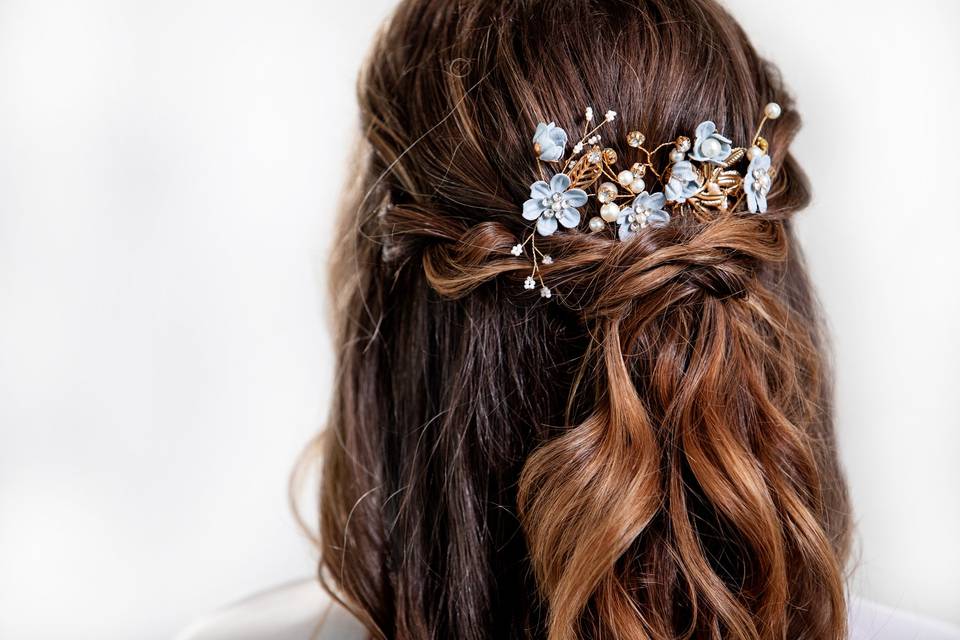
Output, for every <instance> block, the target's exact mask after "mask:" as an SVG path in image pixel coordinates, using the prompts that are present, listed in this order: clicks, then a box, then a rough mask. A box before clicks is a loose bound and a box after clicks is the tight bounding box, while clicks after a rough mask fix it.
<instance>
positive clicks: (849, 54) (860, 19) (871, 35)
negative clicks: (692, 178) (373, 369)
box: [0, 0, 960, 640]
mask: <svg viewBox="0 0 960 640" xmlns="http://www.w3.org/2000/svg"><path fill="white" fill-rule="evenodd" d="M390 5H392V2H390V1H387V0H365V1H362V0H357V1H355V2H350V3H339V2H336V3H335V2H327V1H326V0H312V1H309V2H308V1H305V0H289V1H286V2H268V1H267V0H233V1H228V0H170V1H168V2H163V3H155V2H147V1H145V0H137V1H134V2H129V1H121V0H88V1H86V2H82V3H81V2H73V1H70V0H59V1H57V0H30V1H27V0H0V637H3V638H17V639H34V638H37V639H39V638H62V637H71V638H97V639H98V640H104V639H111V638H117V639H121V638H123V639H127V638H142V639H153V638H167V637H170V635H171V634H172V633H173V632H174V631H175V630H176V629H178V628H180V627H182V626H183V625H184V624H185V623H186V622H187V621H189V620H190V619H191V618H193V617H195V616H197V615H199V614H201V613H202V612H205V611H207V610H209V609H211V608H214V607H216V606H218V605H220V604H223V603H225V602H227V601H230V600H233V599H236V598H239V597H241V596H243V595H245V594H248V593H250V592H252V591H256V590H258V589H262V588H264V587H267V586H269V585H271V584H275V583H277V582H281V581H284V580H287V579H290V578H295V577H301V576H306V575H310V574H311V572H312V552H311V550H310V547H309V545H308V544H307V542H306V541H305V539H304V537H303V536H301V535H300V534H299V533H298V532H297V530H296V529H295V527H294V524H293V521H292V518H291V516H290V514H289V511H288V508H287V503H286V482H287V474H288V471H289V469H290V467H291V465H292V463H293V460H294V458H295V456H296V455H297V453H298V451H299V449H300V447H301V446H302V444H303V443H304V442H305V441H306V440H307V439H308V438H309V437H310V435H311V434H312V433H313V432H314V431H315V430H316V429H317V428H318V427H319V426H320V423H321V420H322V416H323V415H324V411H325V407H326V405H327V402H328V397H329V391H328V389H329V385H330V382H331V365H332V361H331V349H330V344H329V341H328V338H327V335H326V330H325V327H324V324H323V315H324V305H325V300H324V298H323V276H322V264H323V260H324V257H325V255H326V253H327V250H328V248H329V247H330V243H331V242H332V241H334V240H335V239H334V238H332V237H331V234H330V229H331V227H330V222H331V219H332V216H333V210H334V207H333V204H334V203H333V200H334V199H335V197H336V191H337V190H338V188H339V185H340V184H341V183H342V182H343V180H344V178H345V175H344V171H345V166H344V164H343V163H342V161H343V159H344V157H345V155H346V152H345V149H346V147H347V146H348V145H349V144H350V142H351V140H352V139H353V138H352V136H353V133H354V131H353V125H354V123H355V117H356V116H355V106H354V94H353V83H354V77H355V74H356V70H357V68H358V65H359V63H360V60H361V59H362V56H363V54H364V52H365V50H366V48H367V46H368V42H369V40H370V38H371V37H372V35H373V33H374V30H375V28H376V26H377V25H378V23H379V22H380V20H381V19H382V17H383V16H384V15H385V14H386V13H387V11H388V8H389V6H390ZM728 5H729V6H730V7H731V9H732V10H733V11H734V13H735V14H736V15H737V16H738V17H739V18H741V20H742V22H743V24H744V25H745V27H746V29H747V31H748V32H749V33H751V34H752V36H753V38H754V40H755V42H756V44H757V46H758V47H759V48H760V50H761V51H762V52H763V53H764V54H766V55H768V56H769V57H771V58H772V59H773V60H774V61H776V62H777V63H778V64H779V65H780V67H781V69H782V70H783V72H784V74H785V76H786V78H787V80H788V82H789V84H790V85H791V86H792V87H793V89H794V90H795V93H796V94H797V96H798V98H799V107H800V109H801V110H802V112H803V114H804V117H805V120H806V127H805V129H804V130H803V132H802V133H801V135H800V137H799V138H798V139H797V141H796V145H795V151H796V153H797V155H798V156H799V158H800V160H801V161H802V162H803V163H804V165H805V166H806V167H807V169H808V170H809V173H810V176H811V178H812V180H813V183H814V185H815V187H816V195H817V197H816V202H815V206H814V207H812V208H811V210H810V211H809V212H807V213H805V214H804V215H803V216H802V220H801V222H800V227H801V232H802V237H803V239H804V241H805V243H806V247H807V252H808V254H809V259H810V263H811V267H812V271H813V274H814V276H815V279H816V281H817V284H818V286H819V288H820V292H821V295H822V298H823V302H824V305H825V307H826V309H827V312H828V315H829V318H830V323H831V328H832V331H833V336H834V342H835V353H836V366H837V372H838V381H837V391H838V416H839V429H840V444H841V447H842V452H843V458H844V461H845V463H846V467H847V470H848V474H849V480H850V485H851V488H852V492H853V496H854V499H855V502H856V507H857V521H858V536H859V539H860V544H859V562H858V570H857V575H856V577H855V579H854V585H855V588H856V589H857V590H859V591H861V592H862V593H864V594H866V595H867V596H869V597H872V598H874V599H876V600H879V601H881V602H885V603H887V604H891V605H895V606H899V607H903V608H908V609H912V610H915V611H918V612H923V613H927V614H933V615H937V616H940V617H943V618H947V619H951V620H953V621H954V622H960V546H958V545H957V544H956V543H957V541H958V540H960V499H958V495H957V494H958V491H957V490H958V487H960V465H957V464H956V459H957V456H958V454H960V403H958V399H957V398H958V396H957V390H958V388H960V357H958V356H960V353H958V351H960V339H958V337H957V333H956V332H957V330H958V329H960V308H958V307H960V304H958V302H960V295H958V289H960V287H958V285H957V282H958V280H960V264H958V259H957V251H956V243H957V240H956V238H957V236H958V233H960V207H958V205H957V204H956V202H957V201H956V200H951V199H950V197H952V191H953V188H954V187H955V185H956V184H957V180H956V178H955V177H954V169H953V168H954V166H955V164H956V163H955V160H954V158H953V156H954V155H955V154H953V149H952V146H953V145H954V144H955V138H956V135H955V131H954V129H955V126H956V124H955V122H956V120H955V117H956V114H957V106H956V105H957V101H958V99H960V44H958V42H960V40H958V39H957V38H956V37H955V34H956V30H957V28H958V27H960V3H957V2H954V1H953V0H942V1H940V2H938V1H936V0H915V1H914V2H913V3H911V5H910V9H909V10H906V9H905V8H904V6H903V3H900V2H896V3H894V2H883V1H878V0H873V1H868V0H860V1H856V2H844V3H838V2H835V1H832V0H805V1H804V2H792V3H786V2H776V3H772V2H763V1H761V0H730V2H729V3H728ZM893 163H899V167H901V168H900V169H893V170H891V169H888V167H890V166H891V165H892V164H893Z"/></svg>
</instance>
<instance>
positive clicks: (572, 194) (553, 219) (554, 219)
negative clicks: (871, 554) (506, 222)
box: [523, 173, 587, 236]
mask: <svg viewBox="0 0 960 640" xmlns="http://www.w3.org/2000/svg"><path fill="white" fill-rule="evenodd" d="M569 187H570V176H568V175H567V174H565V173H558V174H556V175H555V176H553V178H551V180H550V184H547V183H546V182H544V181H543V180H537V181H536V182H534V183H533V184H532V185H530V199H529V200H527V201H526V202H524V203H523V217H524V218H525V219H527V220H536V221H537V232H538V233H539V234H540V235H542V236H549V235H552V234H553V232H554V231H556V230H557V223H558V222H559V223H560V224H562V225H563V226H564V227H566V228H567V229H570V228H573V227H575V226H577V225H578V224H580V212H579V211H577V207H582V206H583V205H585V204H587V192H586V191H584V190H583V189H570V188H569ZM568 189H569V190H568Z"/></svg>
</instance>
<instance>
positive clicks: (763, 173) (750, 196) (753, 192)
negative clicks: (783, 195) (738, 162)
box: [743, 154, 771, 213]
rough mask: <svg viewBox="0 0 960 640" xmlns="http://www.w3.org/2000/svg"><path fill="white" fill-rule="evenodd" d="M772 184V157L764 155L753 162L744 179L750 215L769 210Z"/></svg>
mask: <svg viewBox="0 0 960 640" xmlns="http://www.w3.org/2000/svg"><path fill="white" fill-rule="evenodd" d="M770 182H771V179H770V156H768V155H767V154H763V155H762V156H758V157H756V158H754V159H753V160H751V161H750V166H748V167H747V175H745V176H744V177H743V190H744V191H745V192H746V194H747V206H748V207H749V208H750V213H764V212H765V211H766V210H767V194H768V193H770Z"/></svg>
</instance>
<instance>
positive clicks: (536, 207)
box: [523, 198, 543, 220]
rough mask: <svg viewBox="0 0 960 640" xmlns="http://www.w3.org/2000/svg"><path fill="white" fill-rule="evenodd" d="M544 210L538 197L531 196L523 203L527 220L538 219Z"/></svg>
mask: <svg viewBox="0 0 960 640" xmlns="http://www.w3.org/2000/svg"><path fill="white" fill-rule="evenodd" d="M542 212H543V206H541V204H540V200H539V199H537V198H530V199H529V200H527V201H526V202H524V203H523V217H524V218H525V219H526V220H536V219H537V218H539V217H540V214H541V213H542Z"/></svg>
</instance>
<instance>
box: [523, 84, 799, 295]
mask: <svg viewBox="0 0 960 640" xmlns="http://www.w3.org/2000/svg"><path fill="white" fill-rule="evenodd" d="M781 111H782V110H781V108H780V105H778V104H777V103H776V102H771V103H769V104H767V105H766V107H764V109H763V118H762V119H761V120H760V124H759V125H758V126H757V131H756V133H755V134H754V136H753V139H752V140H751V142H750V145H749V146H747V147H734V146H733V141H732V140H731V139H730V138H727V137H726V136H724V135H723V134H721V133H720V132H719V131H717V125H716V124H715V123H713V122H712V121H710V120H707V121H705V122H701V123H700V124H699V125H698V126H697V128H696V131H695V132H694V137H693V140H692V141H691V140H690V138H688V137H686V136H680V137H678V138H677V139H676V140H673V141H671V142H664V143H663V144H660V145H658V146H656V147H654V148H653V149H647V148H646V147H645V146H644V143H645V142H646V137H645V136H644V135H643V134H642V133H640V132H639V131H631V132H630V133H628V134H627V139H626V142H627V146H628V147H629V148H630V151H628V152H627V154H625V155H628V156H633V157H632V158H631V159H632V160H633V162H632V163H630V164H629V168H623V169H620V170H619V171H618V170H617V168H616V167H617V166H618V162H621V166H622V164H623V162H622V161H624V160H626V158H621V157H620V156H619V155H618V154H617V152H616V151H615V150H614V149H613V148H611V147H603V146H601V141H602V138H601V136H600V134H599V131H600V129H601V128H602V127H603V126H604V125H606V124H608V123H610V122H613V121H614V120H615V119H616V117H617V112H616V111H612V110H611V111H607V112H606V113H605V114H604V117H603V120H602V121H601V122H600V123H599V124H598V125H596V126H594V127H592V128H591V124H592V123H593V119H594V114H593V108H592V107H587V108H586V109H585V110H584V114H583V118H584V124H583V134H582V135H581V136H580V139H579V140H578V141H577V142H576V143H575V144H574V145H573V147H572V149H571V152H570V155H569V156H568V157H566V158H564V154H565V153H566V147H567V142H568V136H567V132H566V131H564V130H563V129H561V128H560V127H558V126H557V124H556V123H555V122H550V123H549V124H548V123H544V122H541V123H540V124H538V125H537V129H536V131H535V132H534V134H533V153H534V156H536V158H537V165H538V167H539V169H540V176H541V179H540V180H537V181H536V182H534V183H533V184H532V185H530V199H529V200H527V201H526V202H524V203H523V210H522V215H523V217H524V219H525V220H529V221H531V222H536V224H535V225H534V228H533V229H531V231H530V232H529V233H528V234H527V235H526V237H524V239H523V240H522V241H521V242H519V243H517V244H516V245H514V246H513V247H512V249H511V250H510V253H511V254H513V255H514V256H517V257H520V256H522V255H524V253H525V249H526V247H527V245H528V244H529V245H530V255H531V259H532V262H533V269H532V271H531V273H530V275H529V276H528V277H527V279H526V280H525V281H524V283H523V286H524V289H531V290H532V289H536V288H537V284H538V283H539V284H540V295H541V296H543V297H544V298H549V297H551V295H552V292H551V291H550V288H549V287H548V286H547V285H546V284H544V282H543V278H542V277H541V274H540V265H541V264H546V265H549V264H552V263H553V259H552V258H551V257H550V256H548V255H546V254H544V253H542V252H541V251H540V250H539V249H538V248H537V246H536V236H537V235H541V236H550V235H553V234H554V233H556V232H557V231H558V230H559V229H560V228H561V227H562V228H565V229H574V228H577V227H579V225H580V221H581V213H580V209H581V208H582V207H584V206H586V205H587V203H588V201H589V200H590V198H591V197H592V198H594V199H596V201H597V202H598V203H599V205H600V207H599V215H595V216H591V217H590V219H589V221H588V227H589V230H590V232H592V233H601V232H603V231H604V230H606V229H607V228H608V226H607V225H608V224H609V223H615V224H616V234H617V237H618V238H619V239H620V240H622V241H626V240H629V239H630V238H631V237H632V236H635V235H637V234H638V233H639V232H640V231H641V230H643V229H645V228H647V227H662V226H665V225H667V224H669V223H670V218H671V216H677V215H684V214H691V215H694V216H697V217H698V218H699V219H708V218H709V217H710V216H713V215H716V214H718V213H721V212H724V213H726V212H734V211H738V210H739V209H740V207H741V205H742V203H743V201H744V200H746V204H747V210H748V211H749V212H750V213H764V212H765V211H766V210H767V194H769V192H770V184H771V180H772V178H773V171H772V170H771V168H770V156H769V155H768V154H767V150H768V145H767V141H766V140H765V139H764V138H763V137H761V135H760V134H761V132H762V131H763V125H764V124H766V122H767V120H776V119H777V118H779V117H780V114H781ZM668 147H672V149H670V151H669V153H668V154H667V159H668V162H666V166H665V167H664V168H663V169H662V170H659V171H658V169H657V165H656V164H655V162H654V160H655V155H656V154H657V153H658V152H659V151H661V150H663V149H666V148H668ZM628 162H629V161H628ZM744 162H745V163H746V167H745V168H744V170H743V173H742V174H741V172H740V171H739V170H737V169H736V168H735V167H736V166H737V165H738V164H741V165H742V163H744ZM545 163H546V164H551V165H554V166H555V167H556V170H555V172H554V173H553V175H552V176H550V177H549V178H548V177H547V171H546V169H545ZM651 177H652V178H653V180H651V182H652V183H653V184H658V185H659V186H660V187H661V188H662V191H653V190H652V188H651V190H650V191H648V188H647V182H646V181H647V180H650V179H651ZM588 190H592V193H590V192H588Z"/></svg>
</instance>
